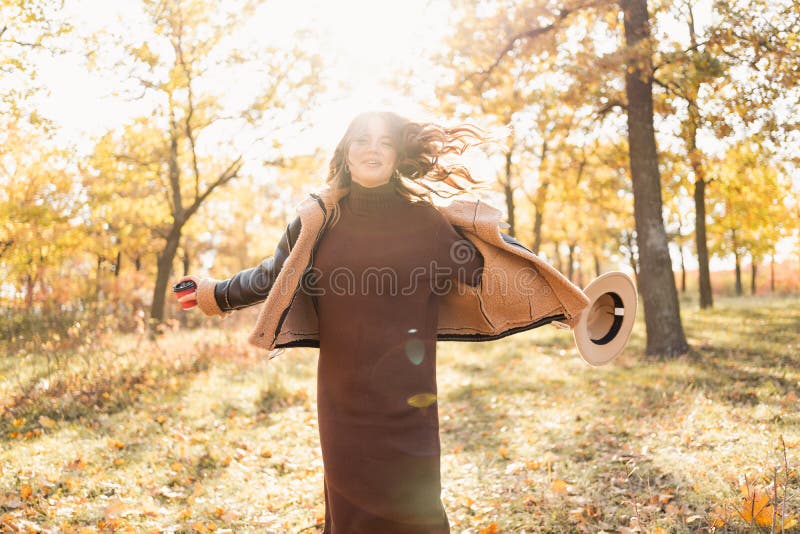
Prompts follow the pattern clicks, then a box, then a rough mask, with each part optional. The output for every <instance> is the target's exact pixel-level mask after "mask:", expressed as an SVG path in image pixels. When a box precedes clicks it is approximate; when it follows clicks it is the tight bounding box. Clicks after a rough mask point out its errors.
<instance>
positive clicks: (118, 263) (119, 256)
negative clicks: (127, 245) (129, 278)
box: [114, 251, 122, 278]
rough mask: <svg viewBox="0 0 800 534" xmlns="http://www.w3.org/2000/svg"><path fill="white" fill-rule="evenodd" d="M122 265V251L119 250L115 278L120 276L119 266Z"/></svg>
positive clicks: (115, 263)
mask: <svg viewBox="0 0 800 534" xmlns="http://www.w3.org/2000/svg"><path fill="white" fill-rule="evenodd" d="M121 265H122V251H117V261H116V262H114V278H119V268H120V266H121Z"/></svg>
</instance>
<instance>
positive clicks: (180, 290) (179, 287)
mask: <svg viewBox="0 0 800 534" xmlns="http://www.w3.org/2000/svg"><path fill="white" fill-rule="evenodd" d="M172 290H173V291H174V292H175V296H177V297H182V296H184V295H188V294H189V293H195V292H196V291H197V284H195V283H194V280H184V281H183V282H178V283H177V284H175V285H174V286H172ZM195 304H197V298H196V297H195V299H194V300H191V299H190V300H184V301H183V302H181V308H183V309H184V310H186V309H189V308H191V307H193V306H194V305H195Z"/></svg>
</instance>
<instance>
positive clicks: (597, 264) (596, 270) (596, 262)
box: [592, 254, 600, 278]
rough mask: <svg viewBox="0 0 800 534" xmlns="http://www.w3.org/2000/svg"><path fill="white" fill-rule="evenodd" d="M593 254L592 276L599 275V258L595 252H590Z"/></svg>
mask: <svg viewBox="0 0 800 534" xmlns="http://www.w3.org/2000/svg"><path fill="white" fill-rule="evenodd" d="M592 256H594V276H595V278H597V277H599V276H600V258H598V257H597V254H592Z"/></svg>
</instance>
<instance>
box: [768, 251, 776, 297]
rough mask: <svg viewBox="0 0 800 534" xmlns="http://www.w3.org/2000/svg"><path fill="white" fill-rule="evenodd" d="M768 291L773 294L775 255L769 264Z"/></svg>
mask: <svg viewBox="0 0 800 534" xmlns="http://www.w3.org/2000/svg"><path fill="white" fill-rule="evenodd" d="M769 291H770V293H775V254H774V253H773V254H772V256H771V258H770V262H769Z"/></svg>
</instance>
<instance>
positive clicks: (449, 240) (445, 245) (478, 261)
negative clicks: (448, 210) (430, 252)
mask: <svg viewBox="0 0 800 534" xmlns="http://www.w3.org/2000/svg"><path fill="white" fill-rule="evenodd" d="M441 221H442V222H441V227H440V229H439V232H438V236H437V246H438V249H439V254H440V261H441V263H442V264H443V266H444V267H446V268H447V270H446V272H448V273H450V276H449V277H450V278H451V279H453V280H458V281H459V282H461V283H465V284H467V285H469V286H471V287H476V286H477V285H478V284H479V283H480V279H481V273H482V272H483V256H482V255H481V253H480V252H479V251H478V249H477V248H475V245H473V244H472V241H470V240H469V239H467V238H465V237H463V236H462V235H461V234H460V233H459V232H458V230H456V228H454V227H453V225H452V224H450V221H448V220H447V219H446V218H445V217H444V216H442V218H441Z"/></svg>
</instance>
